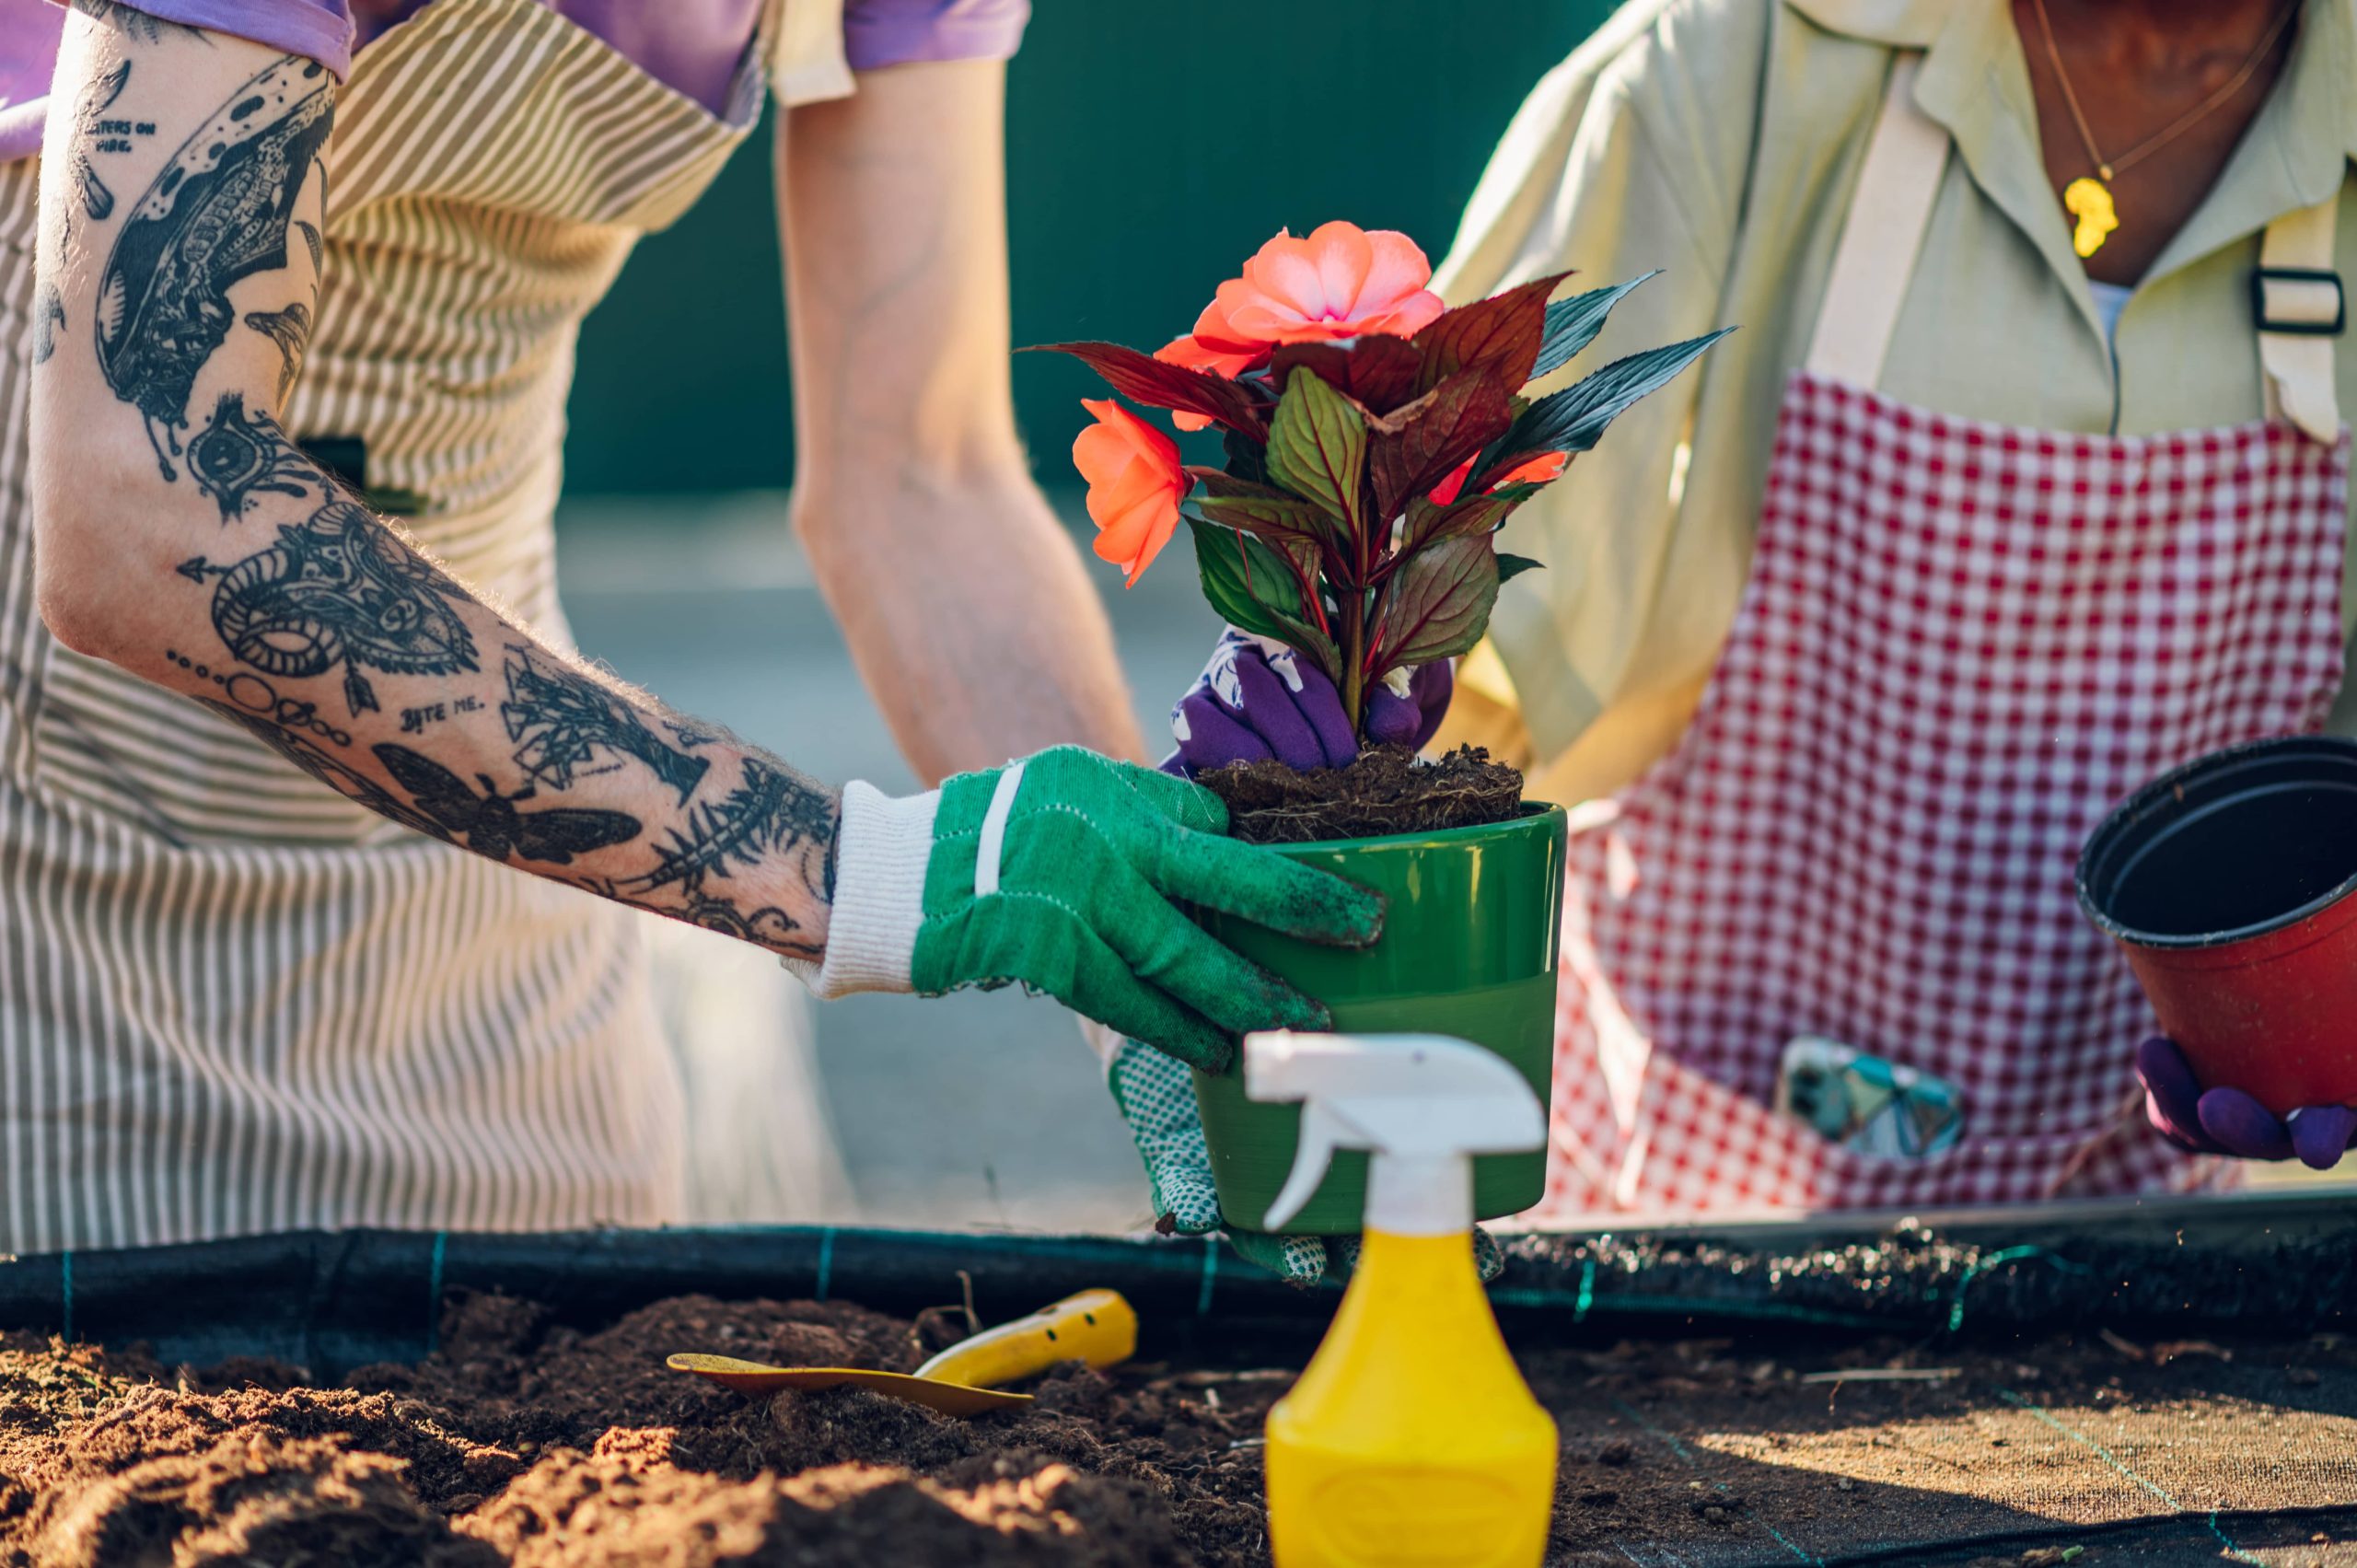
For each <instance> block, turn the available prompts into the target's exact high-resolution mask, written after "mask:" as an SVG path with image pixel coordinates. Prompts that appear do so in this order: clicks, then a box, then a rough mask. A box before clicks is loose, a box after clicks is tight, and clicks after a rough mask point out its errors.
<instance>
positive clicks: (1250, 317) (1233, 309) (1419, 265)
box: [1193, 223, 1444, 354]
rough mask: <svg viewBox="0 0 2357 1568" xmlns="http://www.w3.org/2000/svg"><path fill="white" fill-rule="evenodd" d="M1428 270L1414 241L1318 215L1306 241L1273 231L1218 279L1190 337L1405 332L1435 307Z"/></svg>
mask: <svg viewBox="0 0 2357 1568" xmlns="http://www.w3.org/2000/svg"><path fill="white" fill-rule="evenodd" d="M1432 275H1433V266H1432V263H1431V262H1430V261H1426V260H1424V253H1423V251H1422V250H1419V249H1418V248H1417V245H1416V242H1415V241H1414V240H1412V239H1411V238H1408V237H1407V236H1406V235H1404V234H1400V233H1398V232H1396V231H1394V230H1392V229H1387V228H1378V229H1376V230H1375V231H1373V232H1372V233H1370V232H1368V231H1367V230H1365V229H1363V228H1361V227H1359V226H1358V225H1356V224H1352V223H1322V224H1319V225H1318V226H1317V227H1316V228H1314V229H1312V230H1311V231H1310V233H1309V238H1306V239H1295V238H1294V237H1293V236H1292V235H1290V234H1287V233H1283V232H1280V233H1279V234H1278V235H1277V237H1276V238H1274V239H1271V240H1270V241H1269V242H1268V243H1267V244H1266V245H1263V246H1261V247H1260V250H1259V251H1258V252H1257V253H1256V254H1255V255H1254V256H1253V258H1252V259H1251V260H1250V261H1247V262H1245V263H1244V275H1243V276H1241V277H1235V278H1230V279H1228V280H1227V281H1226V282H1225V283H1224V284H1222V285H1219V292H1218V293H1217V294H1216V295H1214V296H1213V298H1212V302H1211V304H1209V305H1207V306H1205V307H1204V308H1203V313H1202V315H1201V316H1200V317H1198V318H1196V320H1195V331H1194V334H1193V335H1194V339H1195V342H1196V343H1197V344H1199V345H1200V346H1201V347H1202V348H1204V349H1208V350H1210V351H1212V352H1213V353H1215V354H1242V353H1247V352H1250V351H1254V350H1259V349H1265V348H1266V347H1267V346H1268V345H1270V344H1271V343H1329V342H1331V341H1333V340H1334V339H1336V338H1355V337H1357V336H1359V335H1360V334H1361V333H1364V332H1387V333H1389V334H1390V335H1391V336H1393V337H1395V338H1412V337H1414V336H1415V335H1416V334H1417V333H1418V332H1420V331H1422V330H1423V329H1424V328H1425V327H1427V326H1429V325H1431V323H1432V321H1433V319H1434V317H1436V316H1438V315H1439V314H1440V313H1441V311H1442V309H1443V308H1444V307H1443V306H1442V304H1441V301H1440V296H1439V295H1437V294H1434V292H1433V291H1432V290H1431V289H1428V288H1426V287H1425V286H1424V285H1425V284H1427V283H1429V282H1431V281H1432Z"/></svg>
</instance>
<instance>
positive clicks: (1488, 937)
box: [1195, 805, 1565, 1236]
mask: <svg viewBox="0 0 2357 1568" xmlns="http://www.w3.org/2000/svg"><path fill="white" fill-rule="evenodd" d="M1564 842H1565V826H1564V816H1563V809H1562V807H1560V806H1555V807H1542V806H1535V805H1534V806H1529V807H1526V808H1525V812H1524V815H1522V816H1521V817H1518V818H1516V819H1514V820H1513V821H1510V822H1493V823H1487V824H1483V825H1480V826H1477V827H1470V828H1451V829H1446V830H1442V831H1438V832H1430V833H1395V834H1391V835H1388V836H1387V837H1383V838H1373V839H1342V840H1337V841H1333V842H1325V843H1302V844H1279V845H1275V846H1273V847H1274V848H1276V849H1277V851H1278V852H1279V853H1280V854H1284V855H1287V856H1289V857H1290V858H1292V859H1295V860H1298V861H1301V862H1303V863H1305V864H1306V865H1315V866H1317V867H1318V869H1320V870H1322V871H1331V872H1333V873H1335V874H1336V875H1338V876H1341V877H1346V878H1348V879H1349V880H1351V881H1353V882H1355V883H1357V884H1358V885H1359V886H1361V887H1363V888H1369V889H1374V890H1375V891H1376V892H1378V893H1381V894H1382V895H1383V897H1384V900H1385V911H1384V923H1383V936H1382V938H1381V940H1379V941H1377V942H1376V944H1375V946H1374V947H1369V948H1365V949H1364V950H1362V951H1358V952H1346V951H1343V950H1341V949H1338V948H1333V947H1318V946H1316V945H1314V944H1312V943H1307V942H1299V941H1295V940H1293V939H1292V938H1289V937H1285V936H1281V935H1277V934H1276V933H1273V932H1271V931H1268V930H1266V929H1264V928H1262V927H1260V926H1256V925H1252V924H1249V923H1246V922H1243V921H1237V920H1229V919H1225V918H1223V917H1221V916H1219V915H1217V914H1213V913H1210V912H1206V913H1205V914H1204V915H1203V916H1202V919H1203V923H1204V924H1205V926H1206V928H1207V929H1209V930H1210V932H1211V933H1212V935H1214V936H1216V937H1218V938H1219V939H1220V940H1221V941H1222V942H1225V943H1226V944H1227V945H1228V946H1229V947H1234V948H1235V949H1236V950H1237V952H1240V953H1242V954H1244V955H1245V956H1246V957H1247V958H1251V959H1253V960H1255V961H1256V962H1258V963H1260V964H1263V965H1265V966H1266V967H1268V968H1269V969H1271V970H1275V971H1276V972H1277V973H1279V974H1281V975H1283V976H1284V977H1285V978H1286V979H1287V980H1290V981H1293V982H1294V983H1295V985H1298V986H1299V987H1301V989H1302V990H1304V991H1306V992H1307V993H1309V994H1310V995H1312V996H1315V997H1317V998H1318V1000H1319V1001H1321V1002H1323V1003H1325V1004H1326V1005H1327V1006H1328V1007H1329V1008H1331V1009H1332V1011H1333V1014H1334V1028H1336V1029H1338V1030H1340V1031H1341V1032H1343V1033H1346V1034H1442V1035H1450V1036H1454V1037H1455V1038H1457V1039H1458V1040H1470V1041H1471V1042H1472V1043H1474V1044H1475V1045H1479V1046H1482V1047H1484V1048H1486V1049H1488V1050H1491V1051H1496V1052H1497V1053H1498V1054H1499V1055H1500V1056H1503V1057H1504V1058H1505V1059H1506V1060H1507V1061H1508V1062H1511V1063H1514V1065H1515V1069H1516V1070H1517V1071H1519V1072H1520V1073H1521V1074H1522V1075H1523V1077H1524V1078H1525V1079H1526V1080H1527V1082H1528V1083H1529V1085H1530V1087H1531V1089H1532V1091H1533V1092H1534V1093H1536V1094H1537V1095H1538V1099H1539V1103H1540V1104H1542V1105H1544V1104H1546V1103H1547V1099H1548V1088H1549V1085H1550V1082H1551V1080H1552V1075H1553V1065H1554V1048H1555V972H1556V971H1555V962H1556V945H1557V939H1558V937H1559V935H1560V934H1561V926H1562V907H1563V853H1564ZM1195 1100H1196V1104H1197V1105H1198V1106H1199V1107H1200V1108H1201V1109H1202V1118H1203V1136H1204V1140H1205V1142H1206V1143H1208V1144H1210V1147H1211V1159H1212V1178H1213V1181H1214V1183H1215V1184H1216V1185H1217V1187H1218V1189H1219V1202H1220V1209H1221V1211H1222V1212H1223V1213H1224V1214H1227V1215H1228V1216H1230V1217H1231V1218H1232V1219H1233V1220H1234V1221H1235V1222H1236V1223H1237V1225H1247V1226H1257V1225H1260V1217H1261V1216H1262V1215H1264V1214H1267V1213H1268V1212H1269V1205H1270V1204H1271V1202H1273V1201H1274V1200H1275V1198H1276V1196H1277V1193H1278V1191H1280V1190H1281V1189H1282V1188H1283V1186H1284V1182H1285V1178H1286V1176H1287V1174H1288V1173H1289V1172H1290V1171H1291V1170H1292V1169H1293V1161H1294V1155H1295V1150H1296V1148H1297V1146H1298V1144H1299V1141H1300V1132H1301V1108H1300V1107H1299V1106H1297V1105H1271V1104H1263V1103H1260V1102H1258V1101H1254V1100H1250V1099H1248V1098H1245V1095H1244V1077H1243V1064H1242V1063H1241V1061H1238V1062H1237V1063H1232V1064H1231V1065H1230V1066H1229V1068H1228V1070H1227V1071H1226V1072H1225V1073H1220V1074H1208V1073H1197V1074H1195ZM1546 1177H1547V1156H1546V1153H1545V1151H1544V1150H1532V1151H1531V1152H1529V1153H1527V1154H1513V1155H1484V1156H1480V1158H1478V1159H1477V1160H1475V1161H1474V1170H1473V1202H1474V1208H1475V1210H1476V1216H1477V1217H1478V1218H1480V1219H1495V1218H1498V1217H1501V1216H1503V1215H1505V1214H1519V1213H1520V1212H1522V1211H1523V1210H1525V1209H1527V1208H1529V1207H1530V1206H1531V1205H1532V1204H1534V1203H1536V1202H1538V1200H1539V1198H1540V1197H1541V1196H1542V1195H1543V1194H1544V1192H1545V1191H1546ZM1365 1201H1366V1156H1365V1155H1364V1154H1363V1153H1359V1152H1356V1151H1348V1152H1344V1153H1341V1154H1339V1155H1337V1156H1335V1158H1334V1161H1333V1164H1332V1166H1331V1167H1329V1170H1328V1172H1327V1176H1326V1179H1325V1180H1324V1181H1322V1182H1320V1183H1319V1184H1318V1190H1317V1191H1315V1192H1314V1193H1312V1194H1311V1195H1310V1199H1309V1202H1308V1203H1307V1204H1306V1205H1305V1206H1304V1207H1303V1209H1302V1211H1301V1213H1300V1214H1298V1215H1297V1216H1295V1218H1293V1219H1290V1220H1288V1221H1286V1222H1285V1229H1286V1230H1287V1231H1292V1232H1299V1233H1301V1234H1304V1235H1323V1236H1334V1235H1347V1234H1352V1233H1354V1232H1356V1231H1358V1230H1360V1229H1362V1228H1363V1227H1362V1225H1361V1224H1360V1217H1359V1216H1360V1212H1361V1210H1362V1209H1364V1206H1365Z"/></svg>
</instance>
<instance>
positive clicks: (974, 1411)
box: [665, 1290, 1138, 1416]
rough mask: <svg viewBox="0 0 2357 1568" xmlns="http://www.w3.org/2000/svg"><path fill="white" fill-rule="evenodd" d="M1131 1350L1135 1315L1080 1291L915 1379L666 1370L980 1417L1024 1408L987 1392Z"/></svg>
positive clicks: (764, 1388)
mask: <svg viewBox="0 0 2357 1568" xmlns="http://www.w3.org/2000/svg"><path fill="white" fill-rule="evenodd" d="M1137 1347H1138V1315H1137V1314H1136V1313H1135V1312H1134V1311H1132V1310H1131V1307H1130V1304H1129V1303H1128V1302H1126V1301H1124V1300H1122V1299H1121V1297H1120V1295H1119V1293H1117V1292H1114V1291H1109V1290H1085V1291H1082V1292H1080V1293H1079V1294H1078V1295H1068V1296H1065V1297H1064V1298H1063V1299H1062V1301H1059V1302H1056V1303H1055V1304H1053V1305H1052V1306H1049V1307H1042V1308H1040V1309H1039V1311H1037V1312H1034V1313H1033V1314H1031V1316H1029V1317H1028V1318H1016V1319H1015V1321H1013V1322H1012V1323H1001V1324H1000V1325H999V1326H998V1327H997V1328H995V1329H985V1330H982V1331H981V1333H979V1334H976V1335H975V1336H973V1337H972V1338H971V1339H969V1340H962V1341H960V1342H958V1343H957V1344H954V1345H951V1346H950V1347H949V1348H948V1349H947V1350H946V1351H943V1352H942V1353H940V1354H939V1355H936V1356H935V1357H934V1358H933V1359H932V1360H931V1361H928V1362H926V1363H925V1364H924V1365H923V1366H920V1367H918V1368H917V1369H916V1370H915V1371H914V1372H912V1373H909V1372H870V1371H865V1370H864V1369H862V1368H859V1367H855V1366H768V1365H763V1364H762V1363H761V1362H758V1361H739V1360H737V1358H736V1357H735V1356H731V1355H699V1354H695V1353H682V1354H679V1355H675V1356H672V1357H671V1358H670V1359H669V1361H668V1362H667V1363H666V1364H665V1365H668V1366H669V1367H670V1368H671V1369H672V1370H673V1371H675V1372H692V1373H694V1374H695V1375H696V1376H699V1377H708V1378H710V1379H711V1380H712V1381H714V1383H717V1384H719V1385H720V1386H721V1387H723V1388H734V1389H736V1390H737V1392H738V1393H740V1394H770V1393H775V1392H776V1391H777V1390H778V1389H780V1388H803V1389H810V1388H865V1389H868V1390H870V1391H871V1392H873V1393H878V1394H885V1395H888V1396H889V1397H891V1398H893V1399H896V1400H908V1401H909V1402H910V1403H911V1404H919V1405H923V1406H924V1407H926V1408H927V1409H928V1410H935V1411H940V1412H941V1413H942V1414H943V1415H957V1416H966V1415H980V1414H981V1413H982V1412H983V1411H995V1410H1008V1409H1012V1408H1014V1407H1016V1406H1018V1405H1028V1404H1029V1403H1030V1402H1031V1396H1030V1395H1028V1394H1007V1393H1002V1392H1000V1391H999V1390H998V1389H996V1388H992V1387H991V1385H992V1384H993V1383H1011V1382H1013V1381H1014V1380H1015V1379H1016V1378H1018V1377H1028V1376H1031V1375H1032V1374H1033V1373H1035V1372H1045V1371H1046V1370H1047V1369H1048V1368H1049V1367H1051V1366H1053V1365H1055V1364H1056V1363H1058V1362H1060V1361H1085V1362H1086V1363H1087V1364H1088V1365H1091V1366H1110V1365H1113V1364H1114V1363H1116V1362H1120V1361H1127V1360H1128V1359H1129V1358H1130V1356H1131V1354H1132V1353H1133V1352H1135V1351H1136V1349H1137Z"/></svg>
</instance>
